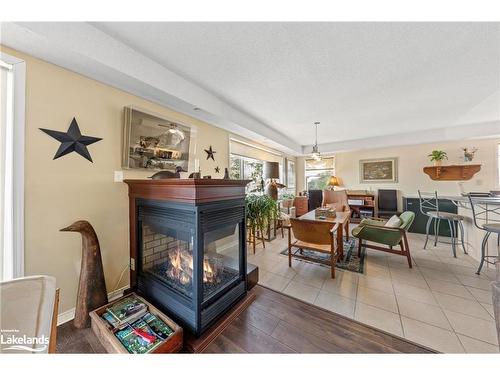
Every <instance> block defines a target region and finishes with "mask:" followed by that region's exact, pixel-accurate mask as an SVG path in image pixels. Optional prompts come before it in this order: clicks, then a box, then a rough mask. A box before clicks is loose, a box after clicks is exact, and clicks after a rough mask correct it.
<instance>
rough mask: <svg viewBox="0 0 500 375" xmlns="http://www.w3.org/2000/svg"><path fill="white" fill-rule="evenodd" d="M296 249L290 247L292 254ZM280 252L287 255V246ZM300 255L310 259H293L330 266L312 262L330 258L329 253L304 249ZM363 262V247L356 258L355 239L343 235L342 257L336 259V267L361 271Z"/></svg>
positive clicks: (324, 265)
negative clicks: (359, 255)
mask: <svg viewBox="0 0 500 375" xmlns="http://www.w3.org/2000/svg"><path fill="white" fill-rule="evenodd" d="M298 251H299V249H298V248H296V247H294V248H292V253H293V254H296V253H297V252H298ZM280 254H281V255H285V256H288V247H286V248H285V249H284V250H283V251H282V252H280ZM302 255H303V256H306V257H308V258H310V259H311V260H306V259H300V258H294V260H299V261H301V262H306V263H314V264H318V265H320V266H322V267H327V268H330V266H328V265H326V264H324V263H318V262H314V260H315V259H318V260H324V261H327V260H328V259H330V255H329V254H325V253H320V252H317V251H312V250H306V249H304V250H303V251H302ZM364 264H365V248H364V247H363V248H362V249H361V257H359V258H358V248H357V240H356V239H355V238H352V237H351V238H349V239H346V238H345V237H344V259H339V260H338V261H337V268H340V269H343V270H347V271H351V272H357V273H363V269H364Z"/></svg>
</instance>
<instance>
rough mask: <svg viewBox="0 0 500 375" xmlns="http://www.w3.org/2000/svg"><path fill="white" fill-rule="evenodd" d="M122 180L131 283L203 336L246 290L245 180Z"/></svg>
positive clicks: (186, 326) (180, 321)
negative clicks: (126, 194)
mask: <svg viewBox="0 0 500 375" xmlns="http://www.w3.org/2000/svg"><path fill="white" fill-rule="evenodd" d="M139 181H140V182H139ZM186 181H187V182H186ZM125 182H127V184H129V186H130V204H131V214H130V220H131V264H132V266H133V272H131V285H132V286H133V288H134V289H135V290H136V291H137V292H138V293H139V294H141V295H143V296H144V297H145V298H147V299H148V300H150V301H151V302H153V303H154V304H156V305H157V307H159V308H160V309H162V310H164V311H165V312H166V313H167V314H169V315H171V316H172V317H173V318H174V319H176V320H178V322H179V323H181V324H182V325H183V326H184V327H185V328H186V329H188V330H189V331H191V332H192V333H193V334H195V335H200V334H201V333H202V332H203V331H205V330H206V329H207V328H208V327H210V325H211V324H212V323H214V321H216V320H217V318H218V317H220V316H221V315H222V314H224V313H225V312H226V311H227V310H228V309H230V308H231V307H232V306H233V305H234V304H235V303H237V302H238V301H239V300H240V299H241V298H242V297H243V296H245V294H246V242H245V201H244V186H245V185H246V182H245V181H237V182H236V181H226V180H211V181H205V180H177V181H175V180H149V181H147V182H146V183H145V182H144V180H127V181H125ZM217 186H218V189H217ZM235 187H236V188H237V189H235ZM193 192H194V194H193V195H191V193H193ZM186 193H189V194H188V196H186ZM221 193H222V194H221ZM207 194H208V195H207ZM132 220H133V222H132ZM132 232H133V233H132ZM132 241H133V243H134V245H133V246H132Z"/></svg>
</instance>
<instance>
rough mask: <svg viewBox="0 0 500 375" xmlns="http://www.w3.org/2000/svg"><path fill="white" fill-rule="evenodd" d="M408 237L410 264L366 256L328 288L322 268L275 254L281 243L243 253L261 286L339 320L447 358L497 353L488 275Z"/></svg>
mask: <svg viewBox="0 0 500 375" xmlns="http://www.w3.org/2000/svg"><path fill="white" fill-rule="evenodd" d="M424 239H425V237H424V236H423V235H418V234H413V233H410V235H409V241H410V249H411V253H412V258H413V261H414V265H413V269H409V268H408V264H407V262H406V258H404V257H402V256H399V255H392V254H388V253H383V252H380V251H376V250H368V254H367V257H366V259H365V270H364V273H363V274H357V273H353V272H349V271H342V270H340V269H337V276H336V278H335V279H334V280H332V279H331V278H330V270H329V269H328V268H326V267H323V266H320V265H317V264H311V263H307V262H303V261H299V260H293V263H292V267H291V268H289V267H288V259H287V257H286V256H283V255H280V254H279V253H280V252H281V251H282V250H283V249H284V248H285V247H286V246H287V242H286V241H287V240H286V234H285V239H282V238H281V235H278V237H277V239H275V240H274V241H272V242H270V243H269V242H268V243H266V248H265V249H263V248H262V245H259V246H258V248H257V251H256V254H255V255H254V254H252V253H251V250H249V256H248V261H249V262H250V263H253V264H256V265H258V266H259V271H260V281H259V283H260V284H261V285H264V286H266V287H269V288H271V289H274V290H276V291H279V292H282V293H284V294H287V295H290V296H293V297H296V298H298V299H301V300H303V301H306V302H309V303H312V304H314V305H317V306H320V307H322V308H324V309H327V310H330V311H333V312H336V313H338V314H342V315H344V316H347V317H349V318H352V319H355V320H358V321H360V322H363V323H366V324H368V325H371V326H374V327H377V328H379V329H382V330H384V331H387V332H390V333H393V334H395V335H398V336H402V337H405V338H407V339H408V340H411V341H414V342H417V343H420V344H423V345H426V346H428V347H430V348H432V349H435V350H438V351H441V352H445V353H463V352H467V353H498V351H499V350H498V343H497V336H496V328H495V322H494V318H493V307H492V300H491V289H490V283H491V281H492V280H493V279H494V276H495V275H494V271H493V270H491V269H490V270H485V271H484V272H483V273H482V275H481V276H478V275H476V274H475V271H476V267H477V262H476V261H475V260H474V259H472V258H471V257H469V256H467V255H464V254H463V253H459V254H458V258H456V259H455V258H453V256H452V252H451V247H450V245H449V244H445V243H438V245H437V246H436V247H434V246H432V245H433V244H432V243H431V244H430V245H429V246H428V248H427V250H424V249H423V244H424Z"/></svg>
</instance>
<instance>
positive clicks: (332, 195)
mask: <svg viewBox="0 0 500 375" xmlns="http://www.w3.org/2000/svg"><path fill="white" fill-rule="evenodd" d="M321 207H332V208H335V210H337V211H349V203H348V202H347V192H346V191H345V190H338V191H334V190H323V202H322V203H321Z"/></svg>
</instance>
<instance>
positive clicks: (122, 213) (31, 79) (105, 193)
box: [2, 47, 229, 312]
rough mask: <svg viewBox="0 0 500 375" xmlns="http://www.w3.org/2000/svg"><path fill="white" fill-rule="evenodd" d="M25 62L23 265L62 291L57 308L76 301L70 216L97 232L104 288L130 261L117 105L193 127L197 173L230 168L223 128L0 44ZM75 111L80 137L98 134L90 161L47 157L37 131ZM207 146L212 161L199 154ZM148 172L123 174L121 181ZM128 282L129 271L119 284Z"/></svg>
mask: <svg viewBox="0 0 500 375" xmlns="http://www.w3.org/2000/svg"><path fill="white" fill-rule="evenodd" d="M2 50H3V52H6V53H8V54H11V55H14V56H16V57H19V58H21V59H23V60H25V61H26V144H25V146H26V154H25V155H26V156H25V159H26V163H25V270H26V274H27V275H34V274H47V275H52V276H55V277H56V278H57V285H58V287H60V288H61V305H60V312H64V311H66V310H69V309H71V308H72V307H74V305H75V299H76V293H77V288H78V277H79V273H80V260H81V254H80V253H81V251H80V249H81V239H80V236H79V235H78V234H75V233H63V232H59V229H60V228H63V227H65V226H67V225H69V224H71V223H72V222H73V221H76V220H79V219H85V220H88V221H89V222H90V223H91V224H92V225H93V226H94V228H95V230H96V232H97V235H98V237H99V241H100V245H101V251H102V256H103V263H104V273H105V277H106V285H107V289H108V292H111V291H112V289H113V287H114V286H115V284H116V282H117V281H118V278H119V275H120V273H121V271H122V270H123V269H124V268H125V267H126V266H127V265H128V261H129V242H128V197H127V194H128V193H127V187H126V185H125V184H124V183H115V182H113V172H114V171H116V170H121V130H122V124H123V107H124V106H127V105H134V106H137V107H139V108H143V109H145V110H147V111H152V112H155V113H158V114H160V115H163V116H165V117H167V118H170V119H172V120H174V121H180V122H182V123H185V124H191V125H192V126H193V127H194V128H195V129H196V132H197V140H196V144H195V146H194V152H196V154H197V157H198V158H199V159H200V167H201V169H202V173H203V174H210V175H212V176H214V177H215V172H214V167H215V166H216V165H218V166H220V168H221V173H220V174H219V177H222V176H223V173H224V168H225V167H227V166H228V153H229V150H228V147H229V140H228V139H229V138H228V133H227V132H226V131H224V130H221V129H219V128H216V127H214V126H211V125H208V124H206V123H203V122H200V121H198V120H195V119H192V118H189V117H187V116H185V115H182V114H179V113H176V112H174V111H172V110H169V109H167V108H164V107H161V106H159V105H156V104H153V103H151V102H148V101H146V100H143V99H140V98H138V97H136V96H133V95H130V94H128V93H125V92H123V91H120V90H117V89H114V88H112V87H110V86H107V85H104V84H102V83H99V82H97V81H94V80H91V79H89V78H86V77H84V76H81V75H79V74H76V73H73V72H71V71H68V70H66V69H62V68H60V67H58V66H55V65H52V64H49V63H46V62H43V61H41V60H38V59H35V58H33V57H30V56H27V55H25V54H22V53H18V52H16V51H13V50H11V49H8V48H4V47H2ZM73 116H75V117H76V119H77V121H78V124H79V126H80V129H81V131H82V134H84V135H90V136H95V137H101V138H103V140H102V141H100V142H97V143H95V144H93V145H91V146H89V151H90V153H91V155H92V158H93V160H94V162H93V163H90V162H89V161H87V160H85V159H84V158H82V157H81V156H79V155H77V154H76V153H72V154H69V155H66V156H63V157H62V158H60V159H57V160H52V158H53V156H54V154H55V152H56V150H57V148H58V146H59V143H58V142H57V141H56V140H54V139H52V138H51V137H49V136H48V135H46V134H44V133H43V132H41V131H40V130H39V129H38V128H48V129H54V130H60V131H66V130H67V128H68V126H69V124H70V121H71V119H72V118H73ZM210 145H212V147H213V149H214V150H216V151H217V153H216V154H215V160H216V162H215V163H214V162H213V161H212V160H208V161H207V160H206V157H205V152H204V151H203V150H204V149H205V148H208V146H210ZM150 175H151V172H147V171H146V172H143V171H132V170H128V171H124V177H125V178H145V177H147V176H150ZM127 284H128V273H126V274H125V276H124V277H123V280H122V282H121V283H120V285H119V287H122V286H125V285H127Z"/></svg>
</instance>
